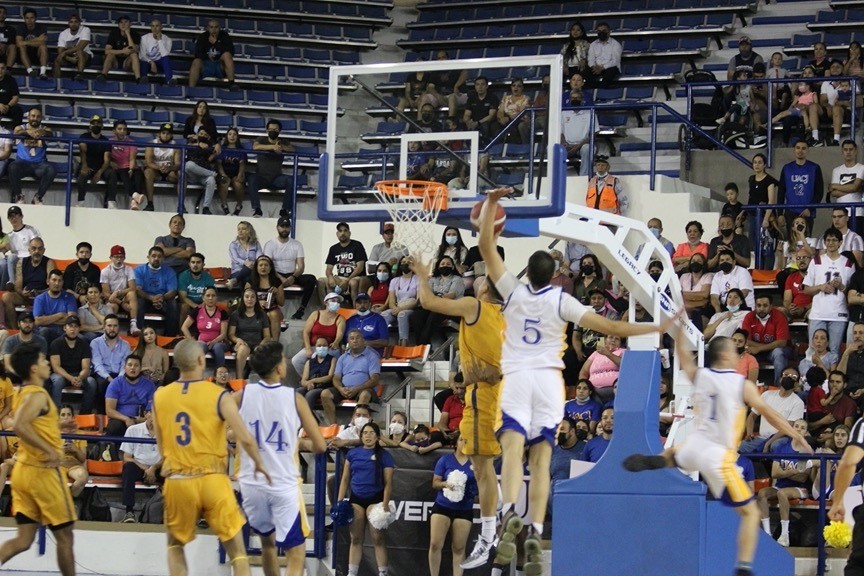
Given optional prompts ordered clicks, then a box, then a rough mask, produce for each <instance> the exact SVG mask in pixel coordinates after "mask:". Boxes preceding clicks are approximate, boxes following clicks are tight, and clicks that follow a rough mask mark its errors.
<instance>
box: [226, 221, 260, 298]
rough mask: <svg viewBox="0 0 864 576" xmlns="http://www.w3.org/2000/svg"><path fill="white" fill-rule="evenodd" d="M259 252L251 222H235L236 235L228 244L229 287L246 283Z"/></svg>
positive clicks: (256, 236) (256, 237)
mask: <svg viewBox="0 0 864 576" xmlns="http://www.w3.org/2000/svg"><path fill="white" fill-rule="evenodd" d="M260 252H261V244H259V243H258V235H257V234H256V233H255V228H253V227H252V224H250V223H249V222H246V221H245V220H244V221H242V222H240V223H239V224H237V237H236V238H235V239H234V240H232V241H231V243H230V244H229V245H228V258H229V260H230V261H231V280H230V281H229V283H228V286H229V288H231V289H233V288H235V287H237V286H238V285H245V284H246V282H247V281H248V280H249V277H250V276H251V275H252V269H253V268H254V266H255V259H256V258H258V254H259V253H260Z"/></svg>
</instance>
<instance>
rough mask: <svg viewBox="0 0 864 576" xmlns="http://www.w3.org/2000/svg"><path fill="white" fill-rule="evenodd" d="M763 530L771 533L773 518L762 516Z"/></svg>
mask: <svg viewBox="0 0 864 576" xmlns="http://www.w3.org/2000/svg"><path fill="white" fill-rule="evenodd" d="M762 530H764V531H765V533H766V534H768V535H769V536H770V535H771V519H770V518H762Z"/></svg>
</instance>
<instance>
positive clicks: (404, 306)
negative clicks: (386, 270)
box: [381, 257, 420, 346]
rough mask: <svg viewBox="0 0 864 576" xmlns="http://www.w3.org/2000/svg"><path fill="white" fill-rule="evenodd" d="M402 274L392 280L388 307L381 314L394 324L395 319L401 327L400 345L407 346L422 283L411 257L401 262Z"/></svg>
mask: <svg viewBox="0 0 864 576" xmlns="http://www.w3.org/2000/svg"><path fill="white" fill-rule="evenodd" d="M399 272H400V275H399V276H396V277H395V278H393V279H392V280H390V294H389V296H388V298H387V308H386V309H385V310H383V311H382V312H381V316H382V317H383V318H384V320H385V321H386V322H387V324H388V325H389V324H392V323H393V320H394V319H395V320H396V322H397V324H398V327H399V345H400V346H407V345H408V337H409V335H410V326H411V325H410V323H409V321H410V319H411V315H412V314H413V313H414V309H415V308H416V307H417V289H418V285H419V283H420V281H419V279H418V278H417V276H415V275H414V271H413V270H412V269H411V258H409V257H404V258H402V260H401V261H400V262H399Z"/></svg>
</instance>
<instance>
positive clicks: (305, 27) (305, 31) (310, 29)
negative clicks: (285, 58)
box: [276, 22, 315, 50]
mask: <svg viewBox="0 0 864 576" xmlns="http://www.w3.org/2000/svg"><path fill="white" fill-rule="evenodd" d="M288 28H289V30H288V36H304V37H308V38H314V37H315V26H313V25H312V24H306V23H303V22H292V23H291V26H289V27H288ZM276 49H277V50H278V49H279V47H278V46H277V47H276Z"/></svg>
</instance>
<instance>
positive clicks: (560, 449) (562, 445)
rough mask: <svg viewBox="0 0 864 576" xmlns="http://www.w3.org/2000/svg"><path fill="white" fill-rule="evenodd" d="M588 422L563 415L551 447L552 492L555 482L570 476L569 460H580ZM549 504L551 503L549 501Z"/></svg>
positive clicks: (585, 440)
mask: <svg viewBox="0 0 864 576" xmlns="http://www.w3.org/2000/svg"><path fill="white" fill-rule="evenodd" d="M588 436H589V434H588V422H586V421H585V420H577V419H576V418H573V417H571V416H565V417H564V420H562V421H561V425H560V426H559V427H558V435H557V436H556V439H557V443H556V444H555V446H553V447H552V460H551V462H550V465H549V476H550V478H549V479H550V480H551V481H552V494H553V495H554V494H555V484H556V483H557V482H560V481H561V480H567V479H568V478H570V461H571V460H581V459H582V452H583V451H584V450H585V444H586V443H587V441H588ZM550 506H551V503H550Z"/></svg>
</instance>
